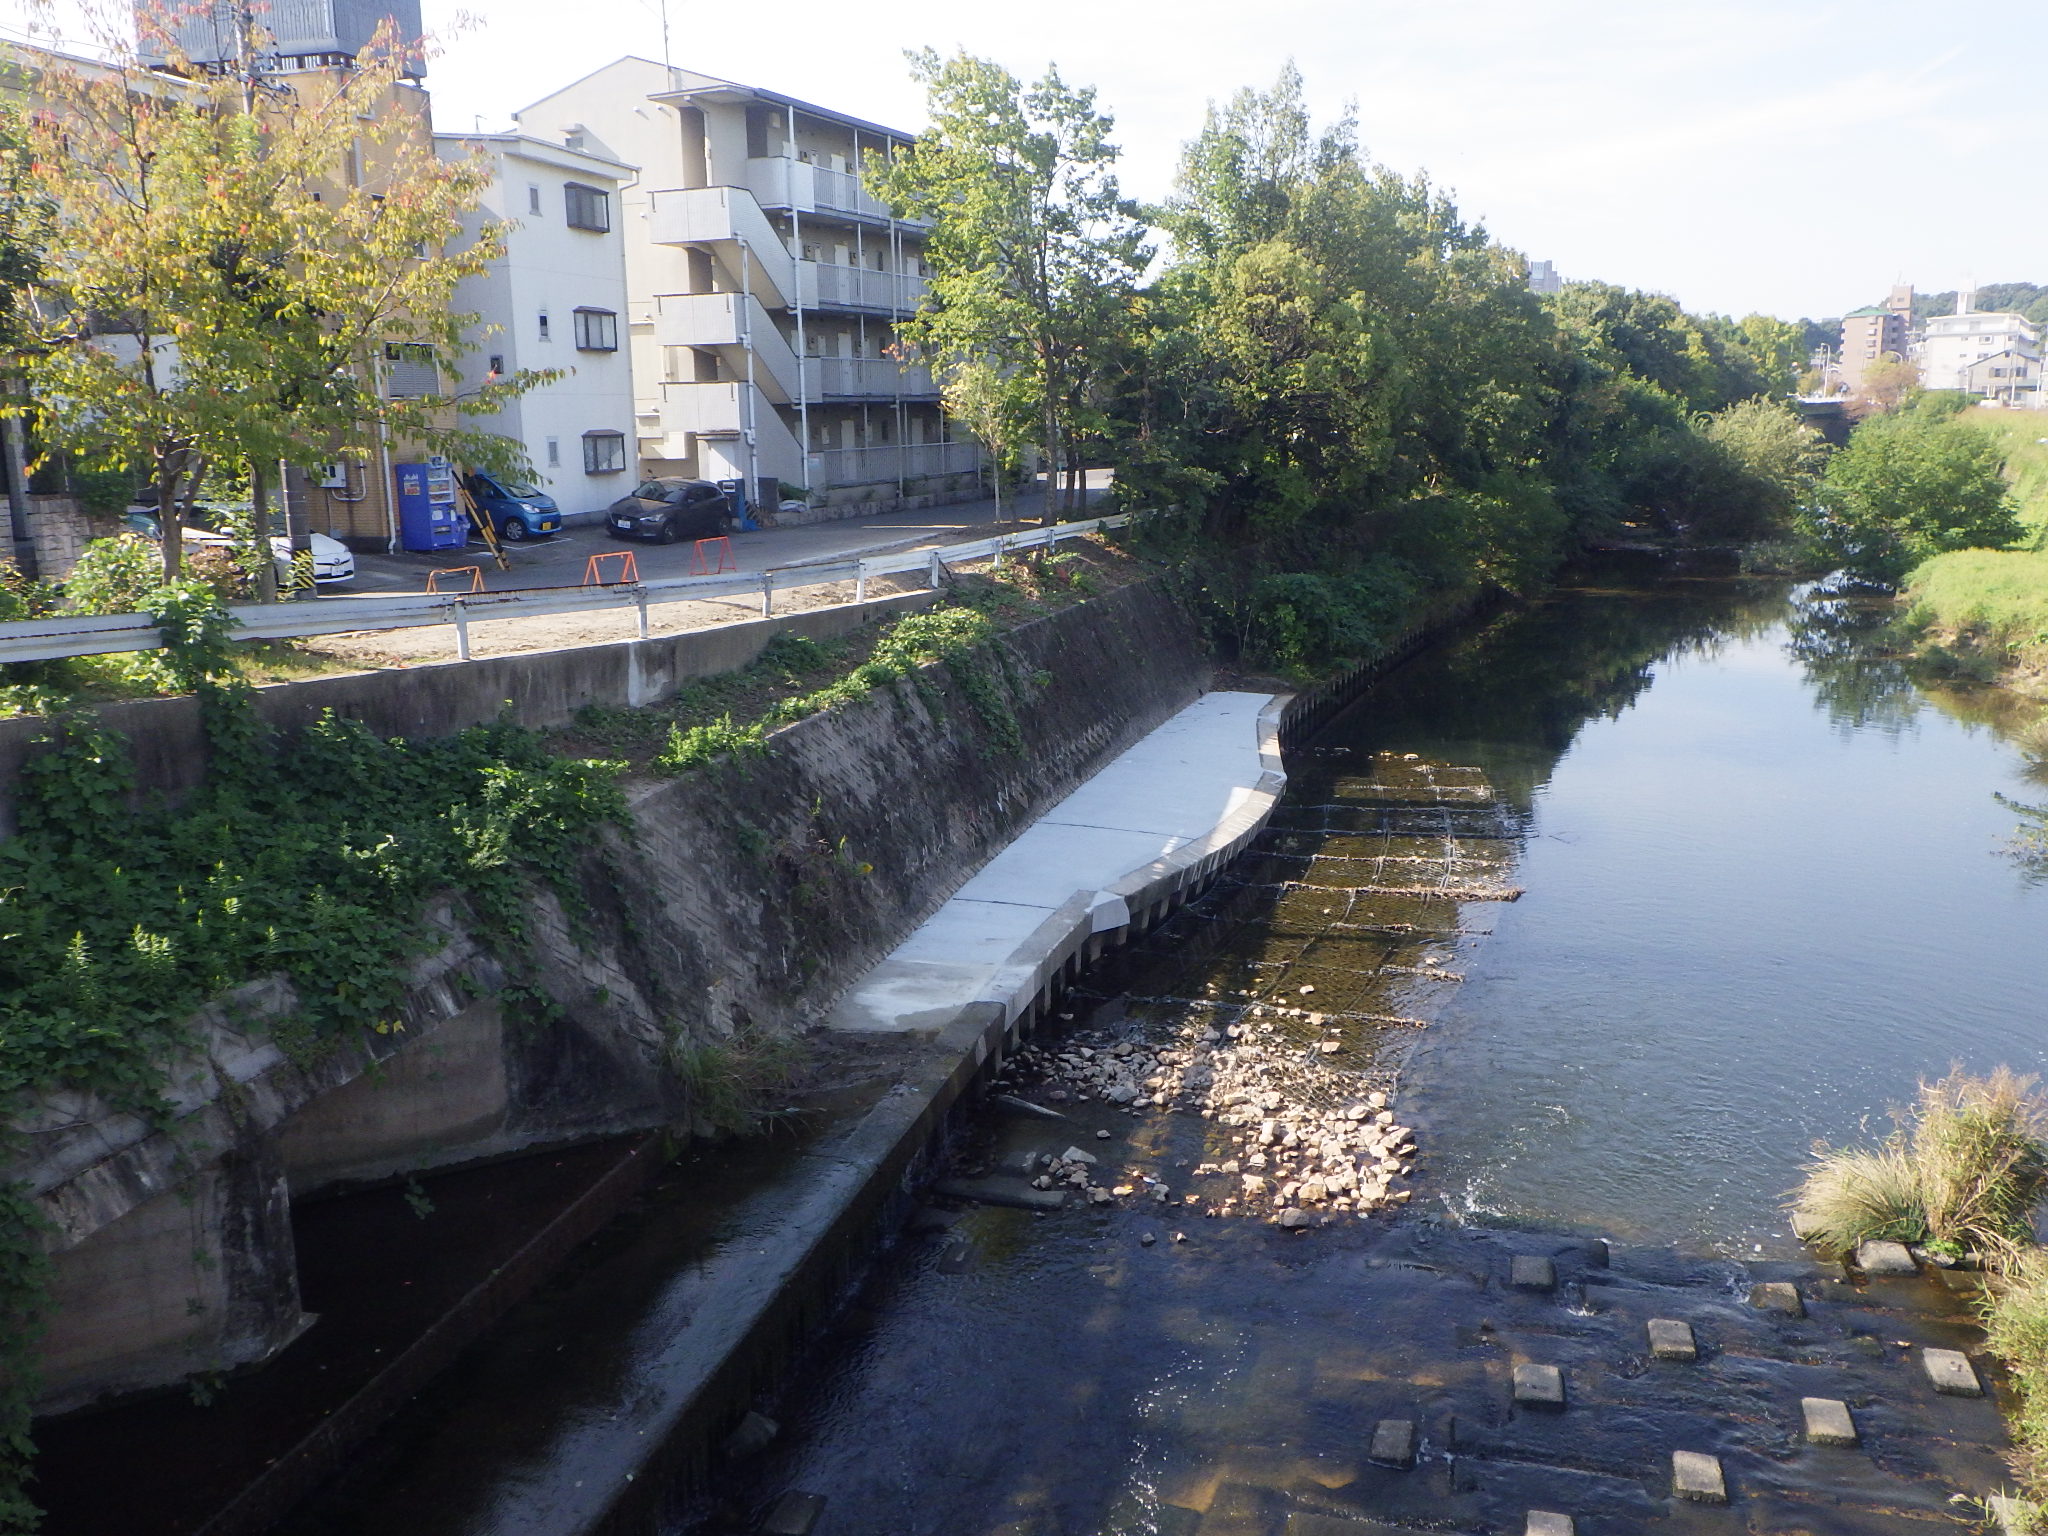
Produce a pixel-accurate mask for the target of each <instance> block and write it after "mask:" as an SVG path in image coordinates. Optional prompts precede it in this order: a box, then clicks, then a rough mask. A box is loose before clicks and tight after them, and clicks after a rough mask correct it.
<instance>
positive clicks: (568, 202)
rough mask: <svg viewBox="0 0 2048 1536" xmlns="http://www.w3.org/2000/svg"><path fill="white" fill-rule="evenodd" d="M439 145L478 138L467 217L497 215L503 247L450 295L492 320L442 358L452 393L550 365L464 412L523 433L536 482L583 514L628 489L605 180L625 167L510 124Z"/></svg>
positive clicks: (615, 205) (625, 376)
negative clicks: (481, 189) (538, 379)
mask: <svg viewBox="0 0 2048 1536" xmlns="http://www.w3.org/2000/svg"><path fill="white" fill-rule="evenodd" d="M434 147H435V149H436V151H437V152H438V153H439V154H440V155H441V157H442V158H443V159H459V158H460V157H462V156H464V155H468V154H471V153H475V152H479V151H480V152H482V153H483V154H485V155H487V156H488V157H489V159H490V163H491V167H492V172H493V175H492V180H491V185H490V189H489V190H488V191H487V192H486V193H485V194H484V198H483V204H482V206H481V208H479V210H478V211H477V213H476V214H474V215H472V216H471V217H470V219H469V220H467V221H466V222H467V224H468V226H469V228H468V230H467V231H466V233H470V234H474V233H475V231H476V229H477V228H478V227H479V226H480V225H482V224H484V223H487V222H492V223H496V222H502V223H503V224H504V226H505V254H504V256H503V257H502V258H500V259H499V260H498V261H497V262H495V263H494V264H493V265H492V267H491V270H490V271H488V272H486V273H484V274H482V275H481V276H478V277H473V278H469V279H466V280H465V281H464V282H463V283H462V285H461V287H460V288H459V289H458V290H457V293H456V297H455V305H456V308H457V309H459V310H463V311H467V312H470V313H474V314H476V315H477V316H479V317H480V318H481V319H482V321H483V323H484V324H485V325H486V326H488V327H492V328H493V329H492V330H491V331H489V332H488V333H487V334H485V335H483V336H481V337H480V338H479V341H480V346H479V350H477V351H476V352H472V353H470V354H469V355H468V356H466V357H464V358H462V359H461V360H460V361H459V363H458V364H457V365H456V370H457V372H458V377H457V379H456V380H455V381H454V382H453V383H452V384H451V385H450V386H449V387H450V388H452V389H453V390H454V391H455V392H456V393H458V394H460V393H462V392H466V391H470V390H474V389H477V388H480V387H481V386H482V385H483V384H484V383H485V382H486V380H487V379H490V378H493V377H510V376H511V375H513V374H515V373H518V372H519V371H521V370H523V369H532V370H542V369H561V370H563V371H564V374H563V377H562V378H561V379H559V380H557V381H556V382H554V383H551V384H542V385H539V386H537V387H536V388H534V389H531V390H529V391H527V392H526V393H525V394H523V395H520V396H519V397H518V398H517V399H515V400H513V401H512V402H510V403H509V404H508V405H506V406H505V407H504V409H502V410H500V411H499V412H497V413H496V414H495V415H493V416H484V417H478V418H475V419H474V421H473V422H472V425H474V426H476V427H478V428H480V429H481V430H484V431H490V432H501V433H503V434H504V435H505V436H507V437H510V438H514V439H516V440H517V441H518V442H520V443H521V444H523V445H524V446H525V449H526V454H527V458H528V459H529V460H530V461H531V463H532V465H533V482H534V484H535V486H536V488H538V489H540V490H543V491H546V492H547V493H548V494H549V495H551V496H553V497H554V498H555V501H556V503H557V505H559V506H560V507H561V509H562V511H563V513H564V514H565V515H566V516H567V518H568V519H569V520H570V521H572V522H574V521H587V520H588V519H589V515H590V514H593V513H596V512H598V511H601V510H602V509H603V508H604V507H606V506H608V505H610V504H611V503H612V502H614V501H616V500H617V499H618V498H619V497H621V496H623V495H625V494H626V492H627V491H629V490H631V489H632V487H633V484H634V479H635V473H636V471H637V469H638V465H637V463H636V462H635V445H634V425H633V374H632V362H631V353H630V351H629V349H628V347H627V344H626V343H627V327H626V313H627V299H626V246H625V236H624V233H623V231H622V227H621V221H620V218H619V189H620V187H621V186H623V185H625V184H627V183H628V182H630V181H632V180H633V177H634V172H633V169H632V167H630V166H627V165H621V164H620V163H619V162H618V161H616V160H610V159H607V158H605V157H604V156H602V155H598V154H593V153H591V152H590V151H589V150H582V149H570V148H569V147H568V146H567V145H565V144H562V143H560V142H559V141H557V142H553V143H550V142H548V141H545V140H541V139H534V138H529V137H528V136H526V135H525V134H521V133H494V134H436V135H435V136H434Z"/></svg>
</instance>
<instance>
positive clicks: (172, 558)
mask: <svg viewBox="0 0 2048 1536" xmlns="http://www.w3.org/2000/svg"><path fill="white" fill-rule="evenodd" d="M184 461H185V455H184V452H183V450H182V449H177V448H168V449H164V450H161V451H160V452H158V454H157V456H156V531H157V536H158V540H159V542H160V543H161V545H162V553H163V561H164V580H165V581H166V582H172V581H176V580H177V579H178V577H179V575H180V574H181V573H182V572H183V570H184V565H185V519H184V516H183V513H182V509H181V508H180V507H179V505H178V482H179V468H180V466H181V465H182V464H183V463H184Z"/></svg>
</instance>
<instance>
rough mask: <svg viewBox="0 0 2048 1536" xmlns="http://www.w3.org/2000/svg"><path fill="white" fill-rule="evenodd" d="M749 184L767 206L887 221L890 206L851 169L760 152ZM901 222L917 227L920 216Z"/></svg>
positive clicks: (752, 163)
mask: <svg viewBox="0 0 2048 1536" xmlns="http://www.w3.org/2000/svg"><path fill="white" fill-rule="evenodd" d="M747 187H748V190H750V191H751V192H752V193H753V194H754V196H755V197H757V198H759V199H760V200H761V206H762V207H763V208H789V209H792V210H794V211H795V212H797V213H816V212H818V211H819V210H821V209H822V210H824V211H825V212H828V213H842V214H847V215H849V216H851V217H853V218H860V219H874V220H876V221H877V222H886V221H887V220H888V218H889V216H890V215H889V205H888V204H887V203H884V202H882V201H881V200H880V199H878V198H876V197H873V196H871V195H870V194H869V192H868V190H867V188H866V187H864V186H862V185H861V179H860V178H859V177H858V176H856V175H854V174H852V173H851V172H848V171H835V170H832V169H830V168H829V167H826V166H822V165H813V164H812V163H811V162H809V161H807V160H794V159H791V158H790V157H789V156H788V155H760V156H756V157H755V158H754V159H751V160H749V161H748V162H747ZM899 222H901V223H903V224H907V225H910V226H912V227H914V228H917V229H922V228H924V227H925V224H924V221H923V220H920V219H903V220H900V221H899Z"/></svg>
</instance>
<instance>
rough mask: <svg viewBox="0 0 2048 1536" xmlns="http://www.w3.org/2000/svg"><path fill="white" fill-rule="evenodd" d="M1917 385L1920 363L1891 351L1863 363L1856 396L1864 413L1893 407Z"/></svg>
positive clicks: (1902, 400)
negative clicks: (1872, 360) (1894, 355)
mask: <svg viewBox="0 0 2048 1536" xmlns="http://www.w3.org/2000/svg"><path fill="white" fill-rule="evenodd" d="M1919 387H1920V366H1919V364H1917V363H1912V362H1908V361H1907V360H1906V359H1905V358H1903V357H1893V356H1891V355H1890V354H1887V355H1885V356H1884V357H1880V358H1878V359H1877V360H1876V361H1875V362H1872V363H1866V364H1865V365H1864V368H1863V379H1862V382H1861V383H1860V384H1858V385H1857V387H1856V400H1857V404H1858V406H1859V407H1861V409H1862V411H1863V412H1864V413H1866V414H1868V413H1870V412H1882V411H1896V410H1897V409H1898V408H1899V407H1900V406H1902V405H1904V404H1905V403H1906V401H1907V399H1908V398H1909V397H1911V395H1912V393H1913V391H1914V390H1916V389H1918V388H1919Z"/></svg>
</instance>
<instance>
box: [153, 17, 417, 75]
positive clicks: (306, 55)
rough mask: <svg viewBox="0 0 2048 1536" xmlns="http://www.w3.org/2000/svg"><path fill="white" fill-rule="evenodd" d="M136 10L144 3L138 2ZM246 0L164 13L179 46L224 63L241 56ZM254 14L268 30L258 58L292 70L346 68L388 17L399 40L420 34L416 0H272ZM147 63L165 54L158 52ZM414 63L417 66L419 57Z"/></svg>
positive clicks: (203, 59)
mask: <svg viewBox="0 0 2048 1536" xmlns="http://www.w3.org/2000/svg"><path fill="white" fill-rule="evenodd" d="M136 10H137V14H138V15H140V13H141V10H142V7H140V6H138V7H136ZM249 12H250V7H249V4H248V0H202V3H199V4H187V5H184V6H171V7H167V8H166V14H167V15H168V17H169V19H170V22H171V33H172V36H173V37H174V38H175V40H176V42H177V45H178V48H179V50H180V51H181V52H182V53H183V54H184V55H185V57H186V59H187V60H189V61H190V62H191V63H194V64H228V63H239V62H243V60H242V39H243V32H244V21H245V19H246V18H247V16H248V14H249ZM253 19H254V20H255V21H256V22H257V23H258V24H259V25H260V26H261V27H262V28H263V30H264V31H265V32H266V33H268V34H269V38H270V43H269V47H268V48H267V49H266V50H265V51H264V55H263V56H262V58H261V59H260V60H259V62H260V64H261V65H262V66H263V68H264V69H265V71H266V72H267V73H273V74H286V75H289V74H293V73H296V72H298V71H301V70H308V69H346V68H347V67H348V66H349V65H350V64H352V63H354V62H355V57H356V55H357V54H359V53H361V52H362V51H363V49H365V48H367V47H368V46H369V45H370V44H371V42H372V41H374V40H375V38H376V36H377V29H378V28H379V27H380V26H381V25H383V23H384V22H385V21H386V20H387V19H389V20H390V21H391V22H392V23H393V24H394V25H395V26H396V28H397V31H398V37H399V40H400V42H402V43H404V44H407V45H411V44H413V43H416V42H418V41H419V38H420V0H272V3H271V4H269V5H259V6H257V7H256V8H255V10H254V13H253ZM145 62H147V63H151V64H158V65H161V64H165V63H168V62H169V60H168V59H167V58H166V57H164V56H163V55H162V54H161V53H159V54H158V55H157V56H156V57H154V58H146V59H145ZM413 68H414V70H415V71H417V70H418V68H419V65H418V62H417V61H415V62H414V65H413Z"/></svg>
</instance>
